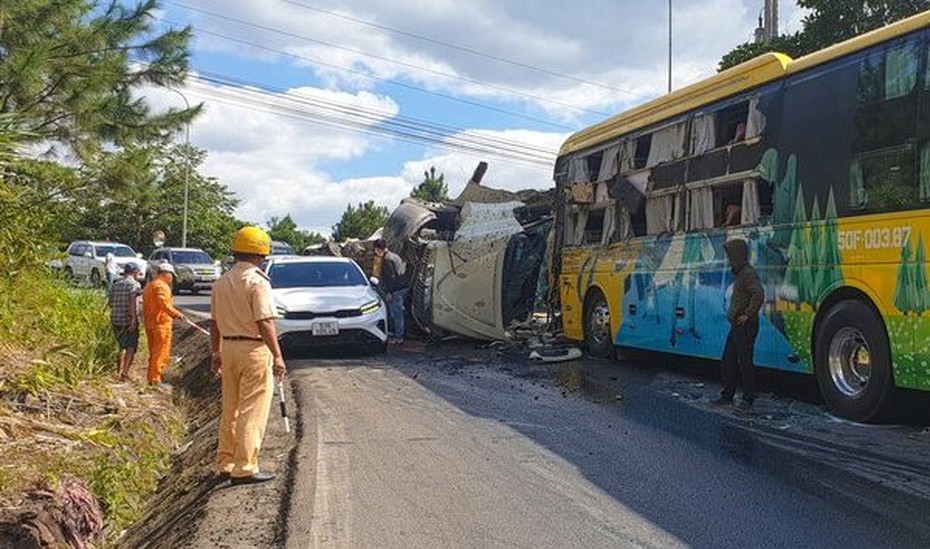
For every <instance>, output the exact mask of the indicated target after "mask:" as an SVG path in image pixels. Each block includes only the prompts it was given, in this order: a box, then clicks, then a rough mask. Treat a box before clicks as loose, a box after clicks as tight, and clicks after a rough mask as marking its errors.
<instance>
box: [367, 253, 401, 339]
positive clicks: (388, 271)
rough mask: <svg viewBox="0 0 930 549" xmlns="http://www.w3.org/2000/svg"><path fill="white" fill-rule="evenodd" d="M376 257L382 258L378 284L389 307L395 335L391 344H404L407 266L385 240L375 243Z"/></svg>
mask: <svg viewBox="0 0 930 549" xmlns="http://www.w3.org/2000/svg"><path fill="white" fill-rule="evenodd" d="M375 255H377V256H378V257H380V258H381V280H380V282H379V283H378V285H379V287H380V290H381V295H382V296H384V301H385V302H386V303H387V306H388V313H389V314H390V315H391V323H392V324H393V325H394V334H393V335H392V336H391V340H390V341H391V343H394V344H401V343H403V342H404V314H405V313H404V298H405V297H406V296H407V290H408V289H409V288H408V284H407V264H406V263H405V262H404V260H403V259H401V257H400V256H399V255H397V254H395V253H394V252H392V251H390V250H389V249H388V246H387V242H385V240H384V239H383V238H379V239H378V240H376V241H375Z"/></svg>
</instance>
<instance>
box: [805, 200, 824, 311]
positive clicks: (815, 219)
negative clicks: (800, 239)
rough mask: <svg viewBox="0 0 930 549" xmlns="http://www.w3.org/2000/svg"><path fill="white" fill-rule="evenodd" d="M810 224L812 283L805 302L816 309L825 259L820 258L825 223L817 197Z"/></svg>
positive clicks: (809, 248) (809, 255)
mask: <svg viewBox="0 0 930 549" xmlns="http://www.w3.org/2000/svg"><path fill="white" fill-rule="evenodd" d="M809 221H810V223H809V224H808V229H807V230H808V233H809V236H808V241H807V242H808V244H807V254H808V255H807V258H808V259H809V260H810V262H809V265H810V266H809V267H808V270H809V271H810V278H811V283H810V285H809V286H808V287H807V289H808V293H807V297H806V298H805V300H804V301H806V302H807V303H809V304H810V305H811V306H812V307H816V305H817V299H818V298H819V297H820V291H821V289H822V288H821V287H820V286H818V284H819V283H820V280H821V272H822V270H823V258H822V257H821V256H820V252H821V251H822V247H821V245H820V241H821V240H823V237H822V233H823V221H822V218H821V217H820V204H819V203H818V202H817V195H814V204H813V206H811V217H810V220H809Z"/></svg>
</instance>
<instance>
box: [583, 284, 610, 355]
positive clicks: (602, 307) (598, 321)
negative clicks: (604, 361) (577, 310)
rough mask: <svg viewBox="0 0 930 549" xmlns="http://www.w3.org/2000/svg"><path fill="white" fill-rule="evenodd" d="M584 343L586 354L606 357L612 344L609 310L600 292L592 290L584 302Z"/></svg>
mask: <svg viewBox="0 0 930 549" xmlns="http://www.w3.org/2000/svg"><path fill="white" fill-rule="evenodd" d="M584 342H585V345H587V347H588V353H589V354H591V355H593V356H599V357H608V356H610V353H611V351H613V347H614V342H613V341H612V340H611V339H610V308H609V307H608V306H607V300H606V299H604V294H602V293H601V291H600V290H592V291H591V293H589V294H588V298H587V299H586V300H585V308H584Z"/></svg>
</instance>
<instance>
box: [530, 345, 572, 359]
mask: <svg viewBox="0 0 930 549" xmlns="http://www.w3.org/2000/svg"><path fill="white" fill-rule="evenodd" d="M581 355H582V353H581V349H579V348H578V347H543V348H540V349H534V350H533V351H531V352H530V356H529V358H530V360H535V361H538V362H568V361H570V360H578V359H579V358H581Z"/></svg>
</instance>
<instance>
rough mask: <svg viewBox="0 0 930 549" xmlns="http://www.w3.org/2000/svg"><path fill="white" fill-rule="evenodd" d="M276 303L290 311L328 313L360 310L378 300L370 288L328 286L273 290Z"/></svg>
mask: <svg viewBox="0 0 930 549" xmlns="http://www.w3.org/2000/svg"><path fill="white" fill-rule="evenodd" d="M272 295H274V299H275V302H276V303H277V304H278V305H281V306H283V307H284V308H285V309H287V310H288V311H311V312H315V313H328V312H333V311H341V310H344V309H358V308H359V307H361V306H362V305H364V304H366V303H368V302H370V301H372V300H375V299H378V294H377V293H376V292H375V291H374V290H373V289H372V288H371V287H370V286H344V287H340V286H335V287H334V286H328V287H324V288H282V289H277V290H272Z"/></svg>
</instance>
